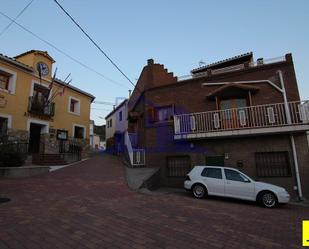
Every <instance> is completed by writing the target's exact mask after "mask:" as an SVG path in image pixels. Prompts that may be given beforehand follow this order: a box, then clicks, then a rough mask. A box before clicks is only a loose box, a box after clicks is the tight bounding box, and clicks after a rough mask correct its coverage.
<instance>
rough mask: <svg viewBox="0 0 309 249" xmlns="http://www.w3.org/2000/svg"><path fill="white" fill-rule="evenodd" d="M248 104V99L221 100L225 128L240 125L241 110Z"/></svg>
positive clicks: (233, 127)
mask: <svg viewBox="0 0 309 249" xmlns="http://www.w3.org/2000/svg"><path fill="white" fill-rule="evenodd" d="M246 106H247V100H246V99H240V98H239V99H226V100H221V101H220V110H221V111H222V114H221V118H222V127H223V128H225V129H230V128H232V129H235V128H239V127H240V123H241V122H240V118H241V117H240V116H241V113H240V111H241V110H243V108H244V107H246Z"/></svg>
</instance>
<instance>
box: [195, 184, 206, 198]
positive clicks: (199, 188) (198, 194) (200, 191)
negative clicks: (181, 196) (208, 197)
mask: <svg viewBox="0 0 309 249" xmlns="http://www.w3.org/2000/svg"><path fill="white" fill-rule="evenodd" d="M193 192H194V195H195V196H196V197H202V196H203V195H204V192H205V191H204V188H203V187H202V186H196V187H194V191H193Z"/></svg>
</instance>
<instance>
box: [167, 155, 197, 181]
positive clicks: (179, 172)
mask: <svg viewBox="0 0 309 249" xmlns="http://www.w3.org/2000/svg"><path fill="white" fill-rule="evenodd" d="M190 169H191V163H190V157H188V156H175V157H168V158H167V176H169V177H184V176H186V175H187V174H188V172H189V171H190Z"/></svg>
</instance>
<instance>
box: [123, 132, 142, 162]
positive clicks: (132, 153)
mask: <svg viewBox="0 0 309 249" xmlns="http://www.w3.org/2000/svg"><path fill="white" fill-rule="evenodd" d="M131 134H132V133H131ZM124 143H125V145H126V147H127V151H128V156H129V159H130V163H131V165H132V167H135V166H143V165H145V150H144V149H135V148H133V147H132V143H131V140H130V135H129V133H128V132H126V133H125V137H124Z"/></svg>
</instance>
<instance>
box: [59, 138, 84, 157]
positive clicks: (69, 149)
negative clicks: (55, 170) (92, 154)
mask: <svg viewBox="0 0 309 249" xmlns="http://www.w3.org/2000/svg"><path fill="white" fill-rule="evenodd" d="M59 153H60V154H62V155H63V157H64V159H65V161H67V162H74V161H80V160H81V158H82V146H81V145H79V144H78V143H77V142H75V141H72V140H67V141H63V140H60V141H59Z"/></svg>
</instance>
